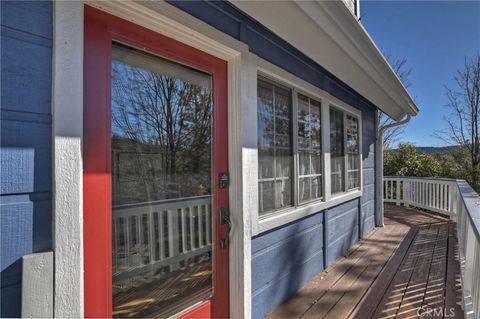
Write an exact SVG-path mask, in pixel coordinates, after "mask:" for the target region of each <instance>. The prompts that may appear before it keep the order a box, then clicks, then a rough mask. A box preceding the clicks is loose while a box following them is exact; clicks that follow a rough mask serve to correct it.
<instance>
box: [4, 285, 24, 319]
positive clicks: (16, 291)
mask: <svg viewBox="0 0 480 319" xmlns="http://www.w3.org/2000/svg"><path fill="white" fill-rule="evenodd" d="M0 300H1V305H2V307H1V311H0V314H1V317H2V318H14V317H20V312H21V301H22V286H21V285H20V284H15V285H11V286H8V287H2V291H1V294H0Z"/></svg>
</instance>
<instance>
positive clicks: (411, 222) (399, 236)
mask: <svg viewBox="0 0 480 319" xmlns="http://www.w3.org/2000/svg"><path fill="white" fill-rule="evenodd" d="M460 293H461V292H460V287H459V263H458V251H457V241H456V237H455V224H454V223H452V222H451V221H448V220H447V219H444V218H441V217H438V216H435V215H431V214H427V213H424V212H420V211H418V210H414V209H407V208H405V207H401V206H388V207H387V208H386V210H385V227H383V228H377V229H375V230H374V231H372V232H371V233H370V234H369V235H368V236H367V237H366V238H364V239H362V240H361V241H360V242H358V243H357V244H356V245H355V246H354V247H352V249H351V250H350V251H349V252H348V253H347V254H346V255H345V256H344V257H342V258H340V259H338V260H337V261H335V262H334V263H333V264H332V265H331V266H330V267H328V268H327V269H326V270H325V271H323V272H322V273H320V274H319V275H317V276H316V277H315V278H314V279H313V280H312V281H311V282H309V283H308V284H307V285H306V286H305V287H304V288H302V289H301V290H300V291H299V292H298V293H297V295H295V296H294V297H293V298H291V299H290V300H288V301H287V302H286V303H284V304H283V305H281V306H279V307H278V308H277V309H275V310H274V311H273V312H272V313H271V314H270V315H269V316H268V318H361V319H364V318H416V317H417V313H418V309H419V308H420V307H423V308H422V311H424V310H423V309H439V308H441V309H442V311H443V312H442V313H439V312H436V313H432V314H431V315H430V316H429V317H431V318H442V317H443V316H444V315H445V312H447V313H446V315H449V316H450V318H452V317H455V318H463V312H462V310H461V307H460V306H459V305H460V298H461V295H460ZM450 308H452V309H453V310H454V313H455V316H452V313H451V312H450Z"/></svg>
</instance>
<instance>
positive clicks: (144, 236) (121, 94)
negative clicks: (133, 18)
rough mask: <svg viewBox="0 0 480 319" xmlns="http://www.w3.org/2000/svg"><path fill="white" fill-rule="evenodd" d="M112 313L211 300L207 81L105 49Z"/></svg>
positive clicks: (139, 55) (136, 54) (164, 310)
mask: <svg viewBox="0 0 480 319" xmlns="http://www.w3.org/2000/svg"><path fill="white" fill-rule="evenodd" d="M111 101H112V102H111V103H112V130H111V132H112V140H111V141H112V231H113V232H112V235H113V238H112V267H113V269H112V276H113V277H112V285H113V289H112V294H113V316H114V317H115V316H118V317H142V318H144V317H170V316H172V315H174V314H177V313H179V312H181V311H182V310H184V309H185V308H187V307H189V306H192V305H194V304H195V303H198V302H201V301H203V300H207V299H209V298H210V297H211V296H212V290H213V286H212V282H213V281H212V273H213V271H212V267H213V265H212V254H213V250H212V234H213V232H214V229H213V228H212V195H213V193H212V134H211V132H212V130H211V125H212V88H211V76H210V75H209V74H206V73H203V72H200V71H197V70H195V69H193V68H189V67H187V66H184V65H181V64H178V63H175V62H172V61H169V60H166V59H163V58H161V57H158V56H155V55H152V54H149V53H145V52H142V51H140V50H137V49H133V48H131V47H128V46H124V45H121V44H116V43H115V44H114V45H113V50H112V99H111Z"/></svg>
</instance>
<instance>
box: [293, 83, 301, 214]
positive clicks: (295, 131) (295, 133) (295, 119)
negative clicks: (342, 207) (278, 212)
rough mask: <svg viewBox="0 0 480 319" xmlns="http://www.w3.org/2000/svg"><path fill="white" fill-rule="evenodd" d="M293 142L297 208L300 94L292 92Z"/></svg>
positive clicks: (296, 204)
mask: <svg viewBox="0 0 480 319" xmlns="http://www.w3.org/2000/svg"><path fill="white" fill-rule="evenodd" d="M292 115H293V119H292V120H293V123H292V142H293V206H295V207H297V206H298V202H299V199H298V197H299V194H298V189H299V183H300V181H299V178H298V176H299V174H298V170H299V163H298V161H299V157H298V92H297V90H296V89H293V90H292Z"/></svg>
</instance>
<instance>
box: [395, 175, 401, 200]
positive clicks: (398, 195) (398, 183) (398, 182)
mask: <svg viewBox="0 0 480 319" xmlns="http://www.w3.org/2000/svg"><path fill="white" fill-rule="evenodd" d="M400 184H401V179H397V180H396V181H395V186H396V187H395V192H396V194H395V204H396V205H397V206H400Z"/></svg>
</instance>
